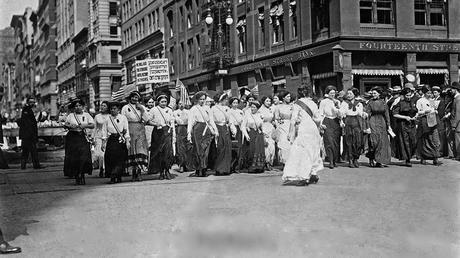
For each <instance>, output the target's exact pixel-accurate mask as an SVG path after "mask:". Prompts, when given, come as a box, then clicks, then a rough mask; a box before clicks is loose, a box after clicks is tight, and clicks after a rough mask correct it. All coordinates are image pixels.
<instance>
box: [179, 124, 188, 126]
mask: <svg viewBox="0 0 460 258" xmlns="http://www.w3.org/2000/svg"><path fill="white" fill-rule="evenodd" d="M182 126H185V127H187V124H185V125H177V127H182Z"/></svg>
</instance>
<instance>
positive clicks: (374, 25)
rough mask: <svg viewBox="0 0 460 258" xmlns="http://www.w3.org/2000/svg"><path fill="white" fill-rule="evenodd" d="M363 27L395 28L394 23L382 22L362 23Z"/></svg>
mask: <svg viewBox="0 0 460 258" xmlns="http://www.w3.org/2000/svg"><path fill="white" fill-rule="evenodd" d="M360 27H361V28H363V29H394V28H395V25H394V24H380V23H361V25H360Z"/></svg>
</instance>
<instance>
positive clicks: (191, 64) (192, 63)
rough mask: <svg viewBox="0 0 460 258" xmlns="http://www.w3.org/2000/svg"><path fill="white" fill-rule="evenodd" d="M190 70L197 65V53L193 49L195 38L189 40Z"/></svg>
mask: <svg viewBox="0 0 460 258" xmlns="http://www.w3.org/2000/svg"><path fill="white" fill-rule="evenodd" d="M187 54H188V70H191V69H193V68H194V67H195V53H194V51H193V39H189V40H187Z"/></svg>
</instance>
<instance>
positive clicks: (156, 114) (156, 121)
mask: <svg viewBox="0 0 460 258" xmlns="http://www.w3.org/2000/svg"><path fill="white" fill-rule="evenodd" d="M149 117H150V121H151V122H152V123H153V125H154V126H157V127H164V126H171V125H172V124H174V115H173V111H172V109H171V108H169V107H164V108H162V107H160V106H156V107H154V108H152V109H150V112H149Z"/></svg>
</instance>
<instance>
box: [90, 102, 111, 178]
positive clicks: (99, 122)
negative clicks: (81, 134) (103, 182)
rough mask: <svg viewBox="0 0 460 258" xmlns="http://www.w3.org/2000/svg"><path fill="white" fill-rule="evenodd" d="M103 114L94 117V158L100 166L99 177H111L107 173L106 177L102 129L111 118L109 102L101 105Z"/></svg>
mask: <svg viewBox="0 0 460 258" xmlns="http://www.w3.org/2000/svg"><path fill="white" fill-rule="evenodd" d="M100 111H101V113H99V114H97V115H96V116H95V117H94V123H95V128H94V134H93V137H94V156H95V159H96V160H97V161H98V165H99V177H104V176H105V177H109V174H108V173H107V172H106V173H105V175H104V169H105V166H104V151H103V149H104V146H103V144H102V141H103V139H102V129H103V126H104V124H105V123H106V122H107V119H108V118H109V106H108V103H107V101H103V102H102V103H101V110H100Z"/></svg>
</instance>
